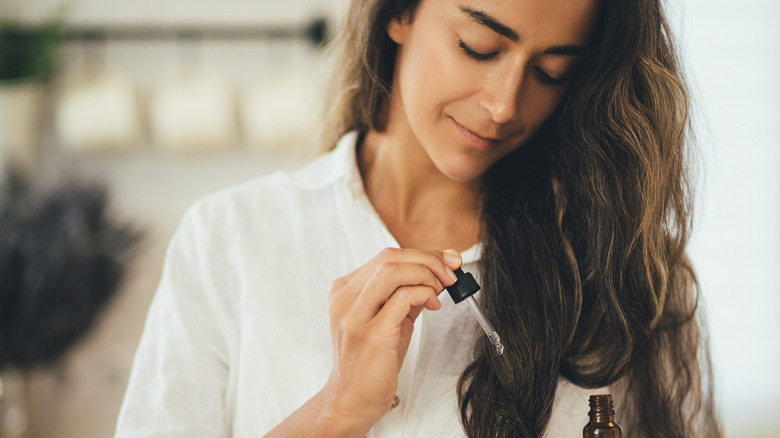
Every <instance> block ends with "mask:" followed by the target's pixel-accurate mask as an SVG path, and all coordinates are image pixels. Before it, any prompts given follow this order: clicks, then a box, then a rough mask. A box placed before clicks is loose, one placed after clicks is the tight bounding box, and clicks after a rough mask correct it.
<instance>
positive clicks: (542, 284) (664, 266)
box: [117, 0, 719, 437]
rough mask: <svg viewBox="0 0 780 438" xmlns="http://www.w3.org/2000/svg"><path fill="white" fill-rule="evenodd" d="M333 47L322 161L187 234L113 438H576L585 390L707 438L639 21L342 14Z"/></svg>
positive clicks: (414, 9) (656, 11)
mask: <svg viewBox="0 0 780 438" xmlns="http://www.w3.org/2000/svg"><path fill="white" fill-rule="evenodd" d="M341 42H342V46H341V47H342V53H341V56H340V59H339V61H340V62H339V64H338V70H337V72H336V79H335V80H334V83H335V84H336V88H335V90H336V93H335V95H334V97H333V99H332V100H331V102H332V103H333V105H334V106H332V107H331V109H332V111H331V115H332V116H333V117H332V120H331V123H330V125H329V126H328V130H327V132H328V134H326V138H328V139H330V142H331V144H335V142H336V139H337V138H341V139H340V140H339V141H338V146H336V148H335V150H334V151H332V152H331V153H329V154H326V155H325V156H323V157H322V158H320V159H319V160H318V161H316V162H315V163H313V164H312V165H310V166H307V167H306V168H304V169H302V170H300V171H298V172H296V173H293V174H279V175H274V176H271V177H267V178H262V179H259V180H256V181H251V182H249V183H247V184H244V185H242V186H240V187H238V188H234V189H231V190H228V191H225V192H223V193H220V194H218V195H215V196H212V197H209V198H207V199H205V200H203V201H201V202H199V203H197V204H196V205H195V206H194V207H193V208H192V209H191V210H190V211H189V212H188V213H187V215H186V216H185V218H184V220H183V222H182V225H181V227H180V229H179V231H178V232H177V235H176V236H175V237H174V240H173V242H172V243H171V247H170V249H169V253H168V255H167V258H166V266H165V270H164V274H163V278H162V280H161V284H160V288H159V290H158V293H157V295H156V297H155V300H154V303H153V305H152V308H151V309H150V313H149V318H148V321H147V326H146V330H145V334H144V337H143V339H142V342H141V345H140V347H139V351H138V354H137V356H136V362H135V365H134V371H133V374H132V376H131V380H130V383H129V387H128V393H127V395H126V399H125V404H124V406H123V410H122V413H121V415H120V419H119V426H118V430H117V436H136V435H137V436H226V435H234V436H257V435H261V434H265V433H268V436H340V437H341V436H356V437H360V436H365V435H369V436H463V435H467V436H470V437H489V436H529V437H531V436H549V437H558V436H578V435H579V434H580V433H581V432H580V431H581V429H582V427H583V425H584V424H585V423H586V422H587V416H586V413H587V409H588V408H587V402H586V400H587V395H588V394H589V393H596V392H602V391H609V392H612V393H613V394H614V395H615V398H616V400H617V403H618V411H619V416H618V418H619V420H620V421H621V422H622V423H623V425H624V428H625V429H626V436H631V437H651V436H652V437H657V436H663V437H678V436H679V437H683V436H718V435H719V432H718V428H717V425H716V422H715V419H714V414H713V408H712V402H711V384H709V383H710V381H709V380H707V379H708V376H709V375H708V373H707V371H708V360H707V356H706V344H705V343H703V342H702V341H701V340H700V332H699V328H698V323H697V320H696V307H697V300H698V299H697V294H696V287H695V286H696V282H695V277H694V275H693V272H692V269H691V267H690V264H689V262H688V261H687V259H686V258H685V254H684V249H685V244H686V239H687V231H688V224H689V217H690V208H689V207H690V203H689V198H688V195H689V187H688V182H687V179H686V175H687V174H686V169H685V162H686V160H685V158H686V156H685V149H684V142H685V132H686V125H687V95H686V90H685V87H684V84H683V82H682V80H681V79H680V72H679V67H678V64H677V60H676V58H675V54H674V51H673V47H672V43H671V39H670V35H669V29H668V26H667V24H666V22H665V19H664V15H663V13H662V11H661V9H660V5H659V2H658V1H657V0H637V1H622V0H611V1H610V0H604V1H596V0H511V1H510V0H504V1H498V0H496V1H485V0H481V1H480V0H422V1H405V2H404V1H379V0H377V1H369V0H362V1H357V2H354V4H353V5H352V8H351V11H350V15H349V17H348V20H347V22H346V26H345V33H344V35H342V39H341ZM384 247H387V248H388V249H384V250H382V248H384ZM393 248H396V249H393ZM398 248H402V249H398ZM443 248H450V249H448V250H445V251H441V249H443ZM377 254H378V255H377ZM461 265H462V266H463V267H464V269H465V270H467V271H472V272H473V273H475V274H476V275H477V277H478V278H479V279H480V282H481V284H482V288H483V289H482V291H481V292H480V293H479V295H478V297H479V300H480V301H481V304H482V306H483V308H484V309H485V311H486V314H487V316H488V319H489V320H490V321H491V322H492V323H493V325H494V326H495V328H496V330H497V332H498V333H499V334H500V335H501V337H502V339H503V342H504V345H505V352H504V354H503V355H498V354H496V353H495V349H494V348H493V345H492V344H490V342H488V340H487V339H486V338H485V337H484V335H480V332H479V331H478V330H479V329H478V327H477V326H476V324H475V322H474V319H473V316H471V314H470V313H469V311H468V309H464V308H463V306H455V305H454V304H453V303H452V301H450V300H449V298H445V297H442V298H441V300H440V299H439V297H438V295H439V294H440V293H441V292H442V291H443V290H444V287H445V286H449V285H451V284H453V283H454V280H455V279H454V276H453V272H452V271H453V270H454V269H456V268H458V267H460V266H461ZM334 279H335V280H334ZM327 291H329V292H328V293H326V292H327ZM424 309H427V311H426V310H424Z"/></svg>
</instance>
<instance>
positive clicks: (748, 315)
mask: <svg viewBox="0 0 780 438" xmlns="http://www.w3.org/2000/svg"><path fill="white" fill-rule="evenodd" d="M675 3H684V5H683V8H682V12H683V14H682V20H681V22H679V21H678V23H677V24H678V25H680V27H681V28H682V43H683V45H684V47H685V56H686V61H687V66H688V70H689V72H690V77H691V84H692V88H693V92H694V98H695V99H696V104H695V105H696V107H695V111H696V113H697V114H696V131H697V135H698V136H699V141H700V146H701V156H702V163H703V175H702V177H703V178H702V179H701V180H700V189H699V198H698V204H699V210H698V218H697V220H696V228H695V230H694V236H693V240H692V244H691V248H690V252H691V257H692V259H693V261H694V263H695V265H696V268H697V270H698V275H699V278H700V280H701V285H702V289H703V294H704V301H705V303H704V304H705V306H706V309H707V311H708V314H709V322H710V338H711V346H712V355H713V356H712V357H713V365H714V367H715V376H716V384H717V387H716V391H717V400H718V402H719V406H720V410H721V412H722V414H723V422H724V423H725V427H726V431H727V432H728V433H727V436H729V437H735V438H739V437H746V436H752V437H756V436H761V437H770V436H772V437H776V436H778V431H780V416H778V413H780V410H779V409H780V373H779V372H778V369H780V129H779V126H780V26H778V24H779V23H780V2H777V0H745V1H739V2H735V1H727V0H685V1H684V2H683V1H682V0H676V1H675Z"/></svg>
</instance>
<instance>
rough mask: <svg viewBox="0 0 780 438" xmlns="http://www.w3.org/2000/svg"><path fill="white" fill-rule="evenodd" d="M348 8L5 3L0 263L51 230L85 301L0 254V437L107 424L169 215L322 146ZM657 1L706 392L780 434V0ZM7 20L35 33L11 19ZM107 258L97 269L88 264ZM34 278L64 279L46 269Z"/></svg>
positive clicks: (750, 431)
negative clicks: (675, 113)
mask: <svg viewBox="0 0 780 438" xmlns="http://www.w3.org/2000/svg"><path fill="white" fill-rule="evenodd" d="M347 3H348V2H347V0H288V1H285V2H278V1H271V0H251V1H250V0H219V1H217V0H197V1H193V0H162V1H161V0H155V1H152V0H135V1H132V2H129V1H120V0H80V1H78V0H73V1H70V2H67V3H63V2H62V1H61V0H0V23H2V25H3V26H4V28H3V29H4V30H3V32H0V152H2V153H0V157H3V158H0V165H2V166H5V164H7V163H11V162H12V163H14V165H15V166H16V167H18V168H22V169H26V170H27V173H26V175H28V176H27V177H24V178H21V177H18V178H16V179H13V180H10V179H8V178H9V175H8V173H7V172H5V171H0V172H2V173H0V177H2V179H3V180H6V181H11V182H6V183H4V184H5V186H4V187H5V188H4V189H3V191H2V192H0V193H2V194H3V196H5V197H6V199H13V200H14V203H12V204H9V203H8V202H7V201H4V204H0V206H3V207H4V208H5V210H3V209H0V213H2V214H4V215H5V217H6V219H4V220H5V222H2V223H1V224H0V242H2V243H3V244H6V245H11V244H13V245H16V247H18V248H20V249H19V250H18V251H16V252H9V251H6V252H3V251H4V250H3V249H0V263H2V262H6V264H9V263H10V262H8V261H9V260H11V261H13V260H21V259H23V258H24V257H28V258H29V259H31V260H32V259H35V260H39V259H41V258H42V257H41V251H44V249H42V246H41V245H40V244H39V242H40V241H46V242H48V243H50V244H51V242H55V243H57V244H59V245H60V246H59V248H60V249H59V250H58V251H59V252H56V251H55V255H59V256H60V257H59V258H57V260H54V258H53V257H49V258H46V257H43V258H44V259H46V260H49V261H47V262H45V263H49V264H48V265H45V266H47V267H48V268H50V270H52V271H53V272H60V273H61V272H68V273H73V272H81V271H84V272H87V274H84V275H85V276H86V277H84V281H83V282H82V283H81V284H84V283H85V282H88V283H89V284H90V285H91V286H92V287H91V289H90V290H92V291H93V292H91V293H92V296H93V302H94V303H93V304H92V305H89V306H83V305H82V306H80V307H78V306H77V307H75V308H74V307H72V306H71V307H69V306H68V304H67V303H66V302H65V301H63V297H61V296H54V297H51V296H47V295H45V294H44V293H43V292H42V290H44V289H45V288H44V286H45V284H44V285H41V284H39V283H40V281H38V282H37V283H36V281H33V280H35V279H37V278H38V277H40V276H39V275H27V274H24V273H21V274H19V273H17V271H12V270H11V269H9V268H4V267H0V287H4V288H6V289H7V288H8V285H9V284H21V285H24V287H27V288H29V290H31V291H35V294H33V295H34V297H35V299H34V300H32V299H30V300H28V301H25V302H22V301H20V300H13V299H11V298H9V296H5V295H4V294H6V292H3V291H0V330H5V333H0V335H3V336H5V335H6V334H7V333H8V332H10V331H11V330H12V329H14V330H16V332H22V333H24V334H25V336H16V337H15V338H14V339H5V338H3V342H4V345H3V343H0V378H2V384H0V438H7V437H20V436H27V437H42V438H48V437H65V438H68V437H80V438H90V437H108V436H112V434H113V430H114V424H115V421H116V416H117V413H118V410H119V406H120V403H121V400H122V396H123V393H124V389H125V385H126V382H127V377H128V375H129V371H130V365H131V361H132V357H133V354H134V351H135V347H136V345H137V342H138V339H139V337H140V334H141V330H142V326H143V321H144V317H145V313H146V309H147V307H148V305H149V302H150V300H151V297H152V295H153V293H154V290H155V287H156V284H157V281H158V280H159V276H160V272H161V265H162V258H163V254H164V251H165V247H166V245H167V242H168V240H169V239H170V237H171V235H172V233H173V231H174V230H175V228H176V225H177V223H178V221H179V218H180V217H181V214H182V213H183V211H184V210H185V209H186V207H187V206H188V205H189V204H190V203H191V202H192V201H194V200H195V199H196V198H198V197H200V196H202V195H204V194H207V193H210V192H213V191H215V190H218V189H220V188H223V187H225V186H228V185H231V184H235V183H238V182H241V181H244V180H246V179H248V178H251V177H254V176H257V175H261V174H265V173H268V172H272V171H276V170H284V169H291V168H294V167H297V166H300V165H301V164H303V163H305V162H307V161H308V160H310V159H312V157H314V156H315V154H316V146H317V141H316V140H317V135H318V129H319V128H318V127H319V125H318V123H317V120H318V115H319V114H320V111H321V109H322V106H321V105H323V102H322V99H321V94H322V84H323V83H324V80H325V79H326V77H327V71H328V67H327V65H326V64H327V63H326V62H325V61H324V60H323V58H322V56H321V52H320V48H321V44H322V41H323V40H326V39H327V38H328V37H329V35H331V32H332V31H333V29H335V28H336V27H337V26H338V25H339V23H340V19H341V15H342V13H343V12H344V10H345V9H346V6H347ZM668 3H669V8H670V19H671V21H672V24H673V27H674V29H675V30H676V32H677V35H678V36H679V43H680V46H681V48H682V55H683V59H684V62H685V66H686V71H687V74H688V76H689V80H690V85H691V89H692V92H693V97H694V121H695V131H696V136H697V141H698V144H699V157H698V160H699V163H698V166H697V169H698V171H697V193H698V197H697V217H696V221H695V229H694V234H693V236H692V241H691V246H690V254H691V258H692V259H693V262H694V264H695V266H696V268H697V270H698V274H699V278H700V281H701V285H702V290H703V307H704V310H705V312H706V314H707V318H708V319H709V336H710V343H711V348H712V357H713V366H714V372H715V377H716V388H715V390H716V397H717V402H718V408H719V411H720V414H721V418H722V421H723V424H724V426H725V431H726V436H727V437H745V436H750V437H767V438H768V437H777V436H778V433H779V432H778V431H780V417H778V415H777V413H778V409H780V373H778V372H777V371H776V370H777V369H778V368H779V367H780V147H779V146H780V132H778V131H779V129H778V126H780V26H778V22H779V20H780V3H779V2H777V1H776V0H745V1H742V2H739V3H738V4H735V3H734V2H730V1H726V0H709V1H707V0H686V1H685V2H682V0H671V1H670V2H668ZM52 20H54V23H53V24H47V23H49V22H51V21H52ZM16 25H22V27H23V28H24V29H28V30H29V29H34V30H35V32H34V35H33V36H32V37H29V35H27V36H20V35H19V34H13V35H11V34H12V33H13V32H11V31H9V30H8V29H12V30H13V29H15V27H14V26H16ZM52 26H54V27H55V28H56V27H58V26H59V31H60V32H59V35H60V37H59V38H56V39H52V38H51V35H52V33H51V32H50V29H51V27H52ZM9 35H11V36H10V37H9ZM14 35H15V36H14ZM25 38H26V39H25ZM22 40H24V41H28V42H29V41H33V42H32V43H30V44H29V47H31V49H30V50H29V51H30V52H32V53H33V55H31V56H30V57H28V58H24V59H26V61H24V62H21V61H18V62H15V65H21V64H25V63H26V64H29V69H28V70H25V71H16V70H14V69H10V68H9V67H8V63H7V62H6V63H5V64H3V59H22V58H18V57H19V56H26V55H24V54H22V55H20V54H19V53H17V52H18V50H17V51H16V52H14V51H13V50H11V49H9V47H17V48H18V47H21V45H20V44H21V43H20V41H22ZM9 41H10V42H11V43H9ZM55 48H56V53H55V55H56V56H53V57H48V58H51V59H50V60H49V61H47V59H48V58H47V56H46V54H47V53H53V52H55V51H54V49H55ZM12 52H13V53H12ZM12 57H16V58H12ZM49 64H51V66H53V67H54V69H53V70H52V69H51V68H50V66H49ZM8 205H12V206H13V209H12V210H9V207H8ZM9 211H12V212H13V214H9V213H8V212H9ZM83 211H86V212H87V213H88V214H81V213H79V214H80V215H79V214H76V212H83ZM52 212H55V213H57V212H59V213H62V214H52ZM2 214H0V216H2ZM7 217H11V218H12V219H13V220H8V219H7ZM60 217H62V218H64V219H62V220H59V219H53V218H60ZM30 223H32V224H34V226H31V225H29V224H30ZM84 224H86V225H84ZM45 230H55V231H56V230H59V231H58V232H57V233H56V234H51V235H48V234H46V233H45V232H44V231H45ZM50 232H51V231H50ZM18 236H29V237H26V238H25V239H27V240H25V239H22V238H19V237H18ZM62 236H66V237H62ZM68 236H70V237H68ZM73 236H75V237H73ZM68 238H73V239H80V240H78V241H79V242H89V245H80V246H79V245H73V244H72V242H74V241H76V240H73V241H70V240H67V239H68ZM9 242H10V243H9ZM74 246H75V247H78V248H77V249H72V248H73V247H74ZM36 251H38V252H36ZM46 251H49V252H51V251H50V250H46ZM68 251H70V252H68ZM63 255H65V256H63ZM14 257H16V258H14ZM50 259H51V260H50ZM60 259H65V260H67V261H68V263H63V262H61V261H58V260H60ZM40 263H44V262H40ZM40 263H39V265H40ZM100 263H102V265H100V266H108V267H110V269H107V270H108V271H109V272H110V273H111V275H108V276H101V277H97V276H95V275H94V271H95V270H94V269H92V268H93V267H94V266H98V264H100ZM38 267H40V266H38ZM79 270H81V271H79ZM89 273H91V274H89ZM63 278H64V277H63ZM46 281H48V282H49V283H50V284H57V285H61V286H62V287H61V288H60V289H62V290H65V291H67V290H68V286H69V285H68V284H63V283H62V280H61V278H60V277H57V276H51V277H50V278H48V279H47V280H46ZM14 282H15V283H14ZM55 289H56V288H55ZM71 289H73V290H77V289H79V288H78V287H76V286H73V287H71ZM61 293H64V292H61ZM82 293H83V292H82ZM36 300H37V301H36ZM52 303H58V304H57V305H56V306H55V305H53V304H52ZM36 304H41V306H39V307H43V308H45V312H42V311H41V310H39V309H38V307H36ZM12 305H13V306H15V307H13V308H12ZM46 312H49V313H46ZM23 316H24V318H23ZM44 316H45V320H47V321H53V322H52V323H51V324H49V325H50V326H51V327H49V328H53V329H54V330H56V331H58V333H65V332H67V333H68V336H67V337H65V336H64V335H63V336H64V337H62V339H59V338H57V339H58V342H57V343H56V345H49V344H51V343H52V342H53V341H52V340H51V337H48V338H46V337H43V336H41V337H39V338H35V336H34V335H36V334H41V333H44V330H43V328H41V327H39V326H37V325H36V326H30V325H29V324H28V325H27V326H25V325H24V323H25V321H26V320H36V318H37V320H38V321H40V320H43V319H44ZM25 318H26V320H25ZM39 332H40V333H39ZM47 339H48V341H47ZM47 342H48V343H47ZM30 346H33V347H34V348H33V347H30ZM4 365H5V366H4Z"/></svg>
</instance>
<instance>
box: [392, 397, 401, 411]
mask: <svg viewBox="0 0 780 438" xmlns="http://www.w3.org/2000/svg"><path fill="white" fill-rule="evenodd" d="M400 404H401V399H400V398H398V396H395V398H393V404H392V405H390V409H395V408H397V407H398V405H400Z"/></svg>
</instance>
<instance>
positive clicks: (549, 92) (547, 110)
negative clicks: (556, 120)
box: [521, 85, 566, 132]
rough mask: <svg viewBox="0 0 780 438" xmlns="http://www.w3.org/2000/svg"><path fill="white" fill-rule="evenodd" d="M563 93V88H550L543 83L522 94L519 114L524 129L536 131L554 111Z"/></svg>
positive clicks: (564, 92)
mask: <svg viewBox="0 0 780 438" xmlns="http://www.w3.org/2000/svg"><path fill="white" fill-rule="evenodd" d="M565 94H566V91H565V89H564V88H560V89H550V88H548V87H546V86H544V85H538V86H535V87H533V88H532V89H531V90H529V92H528V93H526V94H525V96H524V97H525V99H524V102H523V109H522V115H521V117H522V119H523V123H524V125H525V128H526V130H529V131H531V132H536V130H537V129H538V128H539V127H540V126H541V125H542V124H543V123H544V122H545V120H547V118H548V117H550V115H551V114H552V113H553V111H555V109H556V108H557V107H558V105H559V104H560V103H561V101H562V100H563V97H564V96H565Z"/></svg>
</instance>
